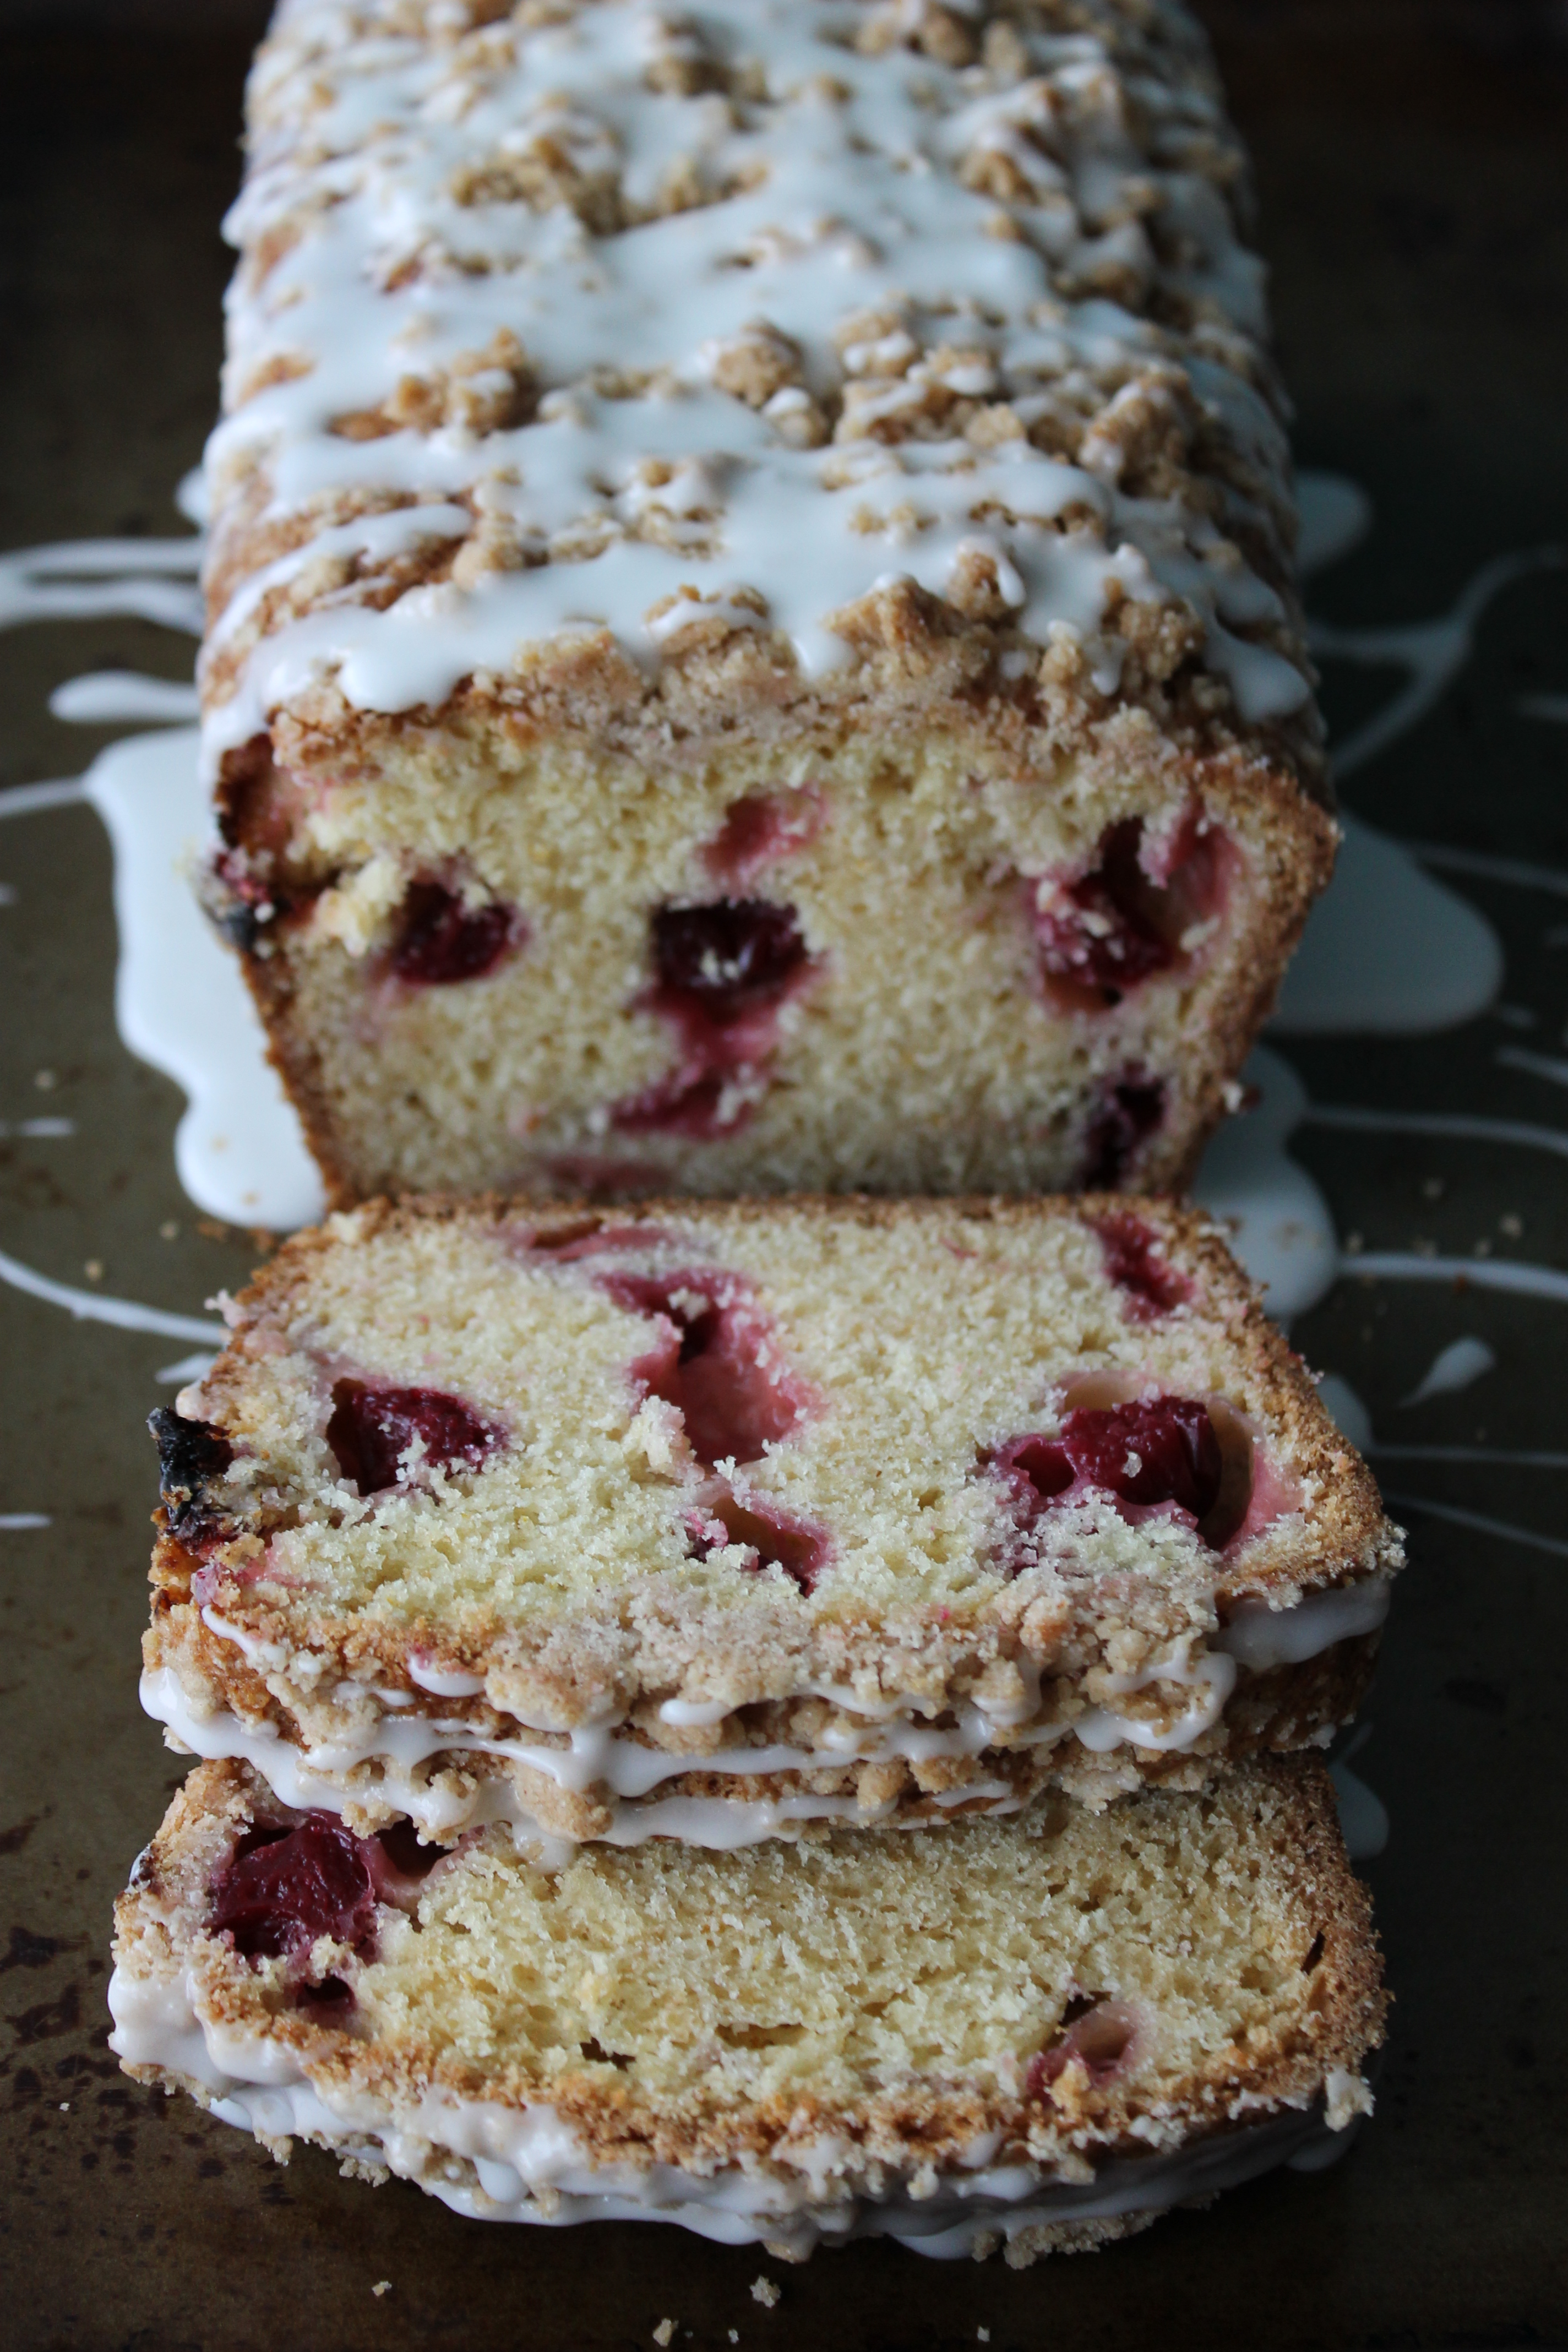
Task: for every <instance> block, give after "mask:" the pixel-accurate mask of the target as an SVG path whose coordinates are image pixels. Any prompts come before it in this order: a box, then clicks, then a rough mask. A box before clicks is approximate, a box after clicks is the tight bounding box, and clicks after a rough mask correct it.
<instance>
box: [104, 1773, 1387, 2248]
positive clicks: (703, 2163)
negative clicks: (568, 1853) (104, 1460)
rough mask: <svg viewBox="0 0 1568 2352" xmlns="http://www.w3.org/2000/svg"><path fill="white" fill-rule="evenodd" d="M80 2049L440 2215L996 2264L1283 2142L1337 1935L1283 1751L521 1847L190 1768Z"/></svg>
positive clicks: (1167, 2202) (1349, 1930) (1339, 1966)
mask: <svg viewBox="0 0 1568 2352" xmlns="http://www.w3.org/2000/svg"><path fill="white" fill-rule="evenodd" d="M115 1958H116V1962H117V1966H116V1970H115V1975H114V1979H113V1982H112V1984H111V1986H110V1996H109V1998H110V2007H111V2008H112V2010H113V2012H114V2016H115V2021H116V2028H117V2030H116V2032H115V2034H114V2037H113V2042H112V2046H113V2048H114V2049H115V2050H116V2051H117V2052H118V2053H119V2054H120V2056H121V2059H122V2061H123V2062H124V2063H125V2064H126V2066H127V2068H128V2069H129V2071H130V2072H131V2073H132V2074H136V2075H137V2076H139V2077H140V2078H141V2079H142V2080H143V2081H151V2082H161V2083H163V2084H164V2086H165V2087H166V2088H168V2089H170V2090H173V2089H174V2087H176V2086H180V2087H183V2088H184V2089H186V2090H188V2091H191V2092H192V2093H194V2094H195V2096H196V2097H197V2098H198V2099H199V2100H200V2101H201V2102H202V2103H203V2105H205V2106H208V2107H210V2108H211V2109H212V2110H213V2112H214V2113H215V2114H216V2115H217V2116H221V2117H222V2118H223V2119H224V2120H225V2121H226V2122H228V2123H234V2124H238V2125H240V2126H243V2127H245V2128H247V2129H249V2130H251V2131H253V2132H255V2133H256V2134H257V2136H258V2137H259V2138H261V2139H262V2140H264V2141H265V2142H266V2143H267V2144H268V2146H269V2147H271V2148H272V2150H273V2152H274V2153H275V2154H276V2155H278V2156H279V2157H287V2155H288V2154H289V2143H290V2141H291V2140H292V2139H293V2137H296V2136H299V2137H303V2138H306V2139H310V2140H316V2141H320V2142H321V2143H322V2144H323V2145H325V2146H326V2147H330V2148H331V2149H332V2150H334V2151H335V2152H337V2153H338V2154H340V2155H341V2156H342V2157H343V2158H344V2159H345V2164H344V2169H345V2170H352V2171H356V2172H362V2173H369V2174H370V2175H371V2177H373V2178H374V2179H385V2177H386V2175H387V2173H388V2172H394V2173H398V2174H401V2175H403V2176H404V2177H405V2178H406V2179H413V2180H415V2181H416V2182H417V2183H418V2185H419V2186H420V2187H421V2188H422V2189H428V2190H429V2191H431V2192H432V2194H434V2195H435V2196H437V2197H439V2198H441V2199H442V2200H444V2201H445V2202H446V2203H447V2204H448V2205H450V2206H453V2207H455V2208H456V2209H457V2210H458V2211H459V2212H464V2213H468V2214H475V2215H479V2216H484V2217H487V2218H489V2219H492V2220H496V2221H543V2222H551V2223H557V2224H559V2223H563V2222H568V2221H586V2220H590V2219H593V2218H595V2217H601V2218H605V2219H614V2220H651V2221H678V2222H680V2223H681V2224H683V2225H684V2226H685V2227H686V2228H688V2229H690V2230H696V2231H700V2232H701V2234H702V2235H703V2236H705V2237H709V2238H717V2239H719V2240H721V2241H722V2242H726V2243H729V2244H739V2243H744V2242H748V2241H752V2240H755V2239H762V2240H763V2241H764V2242H766V2244H767V2245H768V2247H769V2250H770V2252H773V2253H775V2254H778V2255H780V2256H782V2257H784V2258H785V2259H789V2258H792V2257H793V2258H796V2259H798V2258H800V2257H803V2256H804V2255H805V2254H807V2253H809V2252H811V2250H812V2248H813V2246H814V2245H815V2244H816V2242H818V2241H819V2240H824V2239H826V2240H827V2241H828V2242H834V2241H839V2240H842V2239H845V2238H847V2237H856V2236H867V2235H873V2234H874V2235H891V2236H895V2237H899V2238H902V2239H903V2240H905V2241H906V2242H907V2243H909V2244H910V2245H911V2246H913V2247H915V2248H916V2249H918V2251H920V2252H922V2253H928V2254H957V2253H967V2252H975V2253H986V2252H992V2251H993V2250H994V2248H995V2247H996V2246H997V2245H998V2244H999V2243H1005V2246H1006V2250H1007V2256H1008V2259H1009V2261H1010V2262H1012V2263H1016V2264H1019V2265H1022V2264H1024V2263H1028V2262H1031V2261H1033V2260H1034V2259H1035V2257H1036V2256H1037V2255H1039V2254H1044V2253H1048V2252H1054V2251H1058V2250H1062V2251H1071V2250H1074V2249H1079V2248H1087V2247H1092V2246H1095V2245H1098V2244H1099V2243H1100V2242H1102V2241H1103V2240H1105V2239H1108V2238H1117V2237H1121V2236H1125V2235H1126V2234H1128V2233H1129V2232H1130V2231H1134V2230H1138V2229H1141V2228H1143V2227H1144V2226H1146V2225H1147V2224H1148V2223H1149V2222H1150V2221H1152V2220H1153V2219H1154V2218H1155V2217H1156V2215H1157V2214H1159V2213H1160V2212H1162V2211H1163V2210H1165V2209H1167V2208H1168V2207H1169V2206H1171V2205H1172V2204H1173V2203H1175V2202H1176V2201H1178V2200H1184V2201H1185V2200H1193V2199H1194V2198H1202V2197H1207V2196H1209V2195H1212V2194H1213V2193H1214V2192H1215V2190H1217V2189H1224V2188H1226V2187H1229V2186H1231V2185H1233V2184H1234V2183H1237V2182H1238V2181H1241V2180H1245V2179H1249V2178H1251V2177H1252V2176H1254V2175H1255V2174H1257V2173H1258V2172H1261V2171H1264V2170H1265V2169H1267V2168H1268V2167H1270V2166H1272V2165H1275V2164H1279V2163H1280V2162H1285V2161H1289V2160H1290V2159H1291V2158H1295V2159H1297V2160H1298V2161H1299V2162H1304V2163H1306V2164H1308V2165H1310V2164H1311V2163H1313V2162H1314V2161H1317V2162H1321V2161H1323V2160H1325V2158H1326V2157H1327V2156H1328V2155H1329V2154H1330V2153H1331V2152H1332V2150H1333V2138H1332V2135H1334V2134H1337V2133H1342V2132H1343V2130H1344V2129H1345V2127H1346V2126H1347V2125H1349V2124H1350V2123H1351V2121H1352V2119H1353V2118H1354V2117H1355V2116H1357V2115H1359V2114H1361V2113H1364V2112H1365V2111H1366V2110H1367V2109H1368V2108H1370V2106H1371V2104H1372V2103H1371V2099H1370V2097H1369V2095H1368V2093H1367V2091H1366V2088H1365V2085H1364V2084H1363V2081H1362V2079H1361V2073H1360V2069H1361V2064H1362V2062H1363V2058H1364V2057H1365V2055H1366V2053H1367V2052H1368V2050H1369V2049H1370V2048H1371V2047H1372V2046H1373V2044H1374V2043H1375V2042H1377V2041H1378V2040H1379V2039H1380V2038H1381V2032H1382V2019H1383V2011H1384V2000H1383V1996H1382V1993H1381V1990H1380V1981H1379V1967H1378V1956H1377V1949H1376V1945H1375V1942H1374V1940H1373V1937H1372V1933H1371V1929H1370V1924H1369V1919H1368V1911H1367V1904H1366V1899H1365V1896H1364V1894H1363V1890H1362V1888H1361V1887H1360V1885H1358V1884H1357V1882H1356V1881H1355V1879H1354V1878H1353V1877H1352V1875H1351V1873H1350V1871H1349V1868H1348V1867H1347V1864H1346V1862H1345V1858H1344V1850H1343V1847H1342V1843H1341V1841H1340V1836H1339V1831H1338V1827H1337V1824H1336V1822H1335V1820H1334V1812H1333V1798H1332V1792H1331V1788H1330V1786H1329V1782H1328V1778H1327V1775H1326V1773H1325V1771H1324V1769H1323V1767H1322V1765H1321V1763H1319V1762H1317V1761H1316V1760H1308V1759H1270V1760H1269V1761H1268V1762H1267V1763H1262V1764H1255V1765H1248V1766H1243V1767H1241V1768H1240V1769H1238V1770H1237V1772H1236V1773H1234V1774H1232V1775H1229V1776H1227V1777H1226V1780H1224V1782H1223V1783H1222V1784H1221V1785H1220V1786H1219V1787H1218V1788H1216V1789H1215V1790H1213V1791H1211V1792H1209V1793H1207V1794H1203V1795H1186V1794H1176V1793H1172V1792H1168V1791H1163V1790H1152V1791H1148V1792H1146V1793H1144V1794H1143V1795H1142V1796H1139V1797H1136V1798H1133V1799H1131V1800H1129V1801H1127V1802H1126V1803H1124V1804H1121V1805H1117V1806H1113V1807H1111V1808H1110V1810H1108V1811H1105V1812H1101V1813H1099V1814H1096V1813H1092V1812H1089V1811H1086V1810H1085V1809H1084V1808H1083V1807H1081V1806H1078V1805H1075V1804H1073V1803H1072V1801H1070V1800H1068V1799H1066V1798H1058V1799H1055V1800H1050V1799H1047V1800H1045V1801H1042V1802H1041V1803H1040V1804H1039V1805H1038V1806H1036V1807H1034V1808H1032V1809H1031V1811H1029V1812H1027V1813H1025V1814H1022V1815H1020V1816H1018V1817H1017V1818H1016V1819H1015V1820H1013V1821H1007V1822H968V1823H963V1824H960V1825H959V1826H957V1827H955V1828H954V1829H953V1830H952V1831H951V1832H948V1833H947V1834H945V1835H943V1836H940V1837H931V1836H927V1837H900V1836H899V1835H897V1834H896V1833H895V1832H889V1831H869V1832H843V1831H839V1832H834V1833H832V1834H831V1835H830V1836H829V1837H828V1838H827V1839H826V1840H825V1841H824V1842H822V1843H818V1844H815V1845H812V1846H810V1847H801V1846H792V1845H785V1844H772V1845H761V1846H752V1847H749V1848H746V1849H743V1850H742V1851H741V1852H738V1853H718V1854H716V1853H704V1852H702V1851H701V1850H700V1849H699V1848H695V1847H692V1846H689V1845H684V1844H681V1843H676V1842H673V1841H669V1840H659V1841H657V1842H655V1843H650V1844H648V1845H645V1846H642V1847H640V1848H638V1849H637V1851H636V1852H635V1853H620V1852H616V1850H614V1849H612V1848H607V1847H604V1846H584V1847H581V1848H579V1849H578V1850H577V1851H576V1853H574V1856H573V1858H572V1859H571V1860H570V1861H569V1862H567V1863H566V1864H564V1865H563V1867H561V1868H559V1869H556V1870H550V1869H546V1868H542V1867H540V1866H539V1865H538V1864H537V1863H535V1862H534V1861H532V1860H531V1859H530V1858H529V1856H528V1855H527V1854H526V1853H524V1852H521V1851H520V1850H519V1848H518V1847H517V1845H516V1844H515V1843H514V1842H513V1840H512V1839H511V1838H510V1836H509V1835H508V1834H507V1833H506V1832H505V1831H504V1830H500V1829H497V1828H494V1827H492V1828H490V1829H489V1830H481V1831H475V1832H471V1833H470V1835H469V1836H468V1837H466V1838H465V1839H463V1840H461V1841H460V1842H459V1843H458V1844H457V1845H456V1846H454V1847H450V1848H447V1849H445V1850H443V1849H442V1848H440V1847H438V1846H436V1845H421V1844H420V1843H418V1841H417V1840H416V1838H415V1837H414V1836H413V1834H412V1832H410V1831H409V1830H408V1829H407V1827H406V1825H401V1826H400V1827H399V1828H397V1829H395V1830H390V1831H384V1832H380V1833H379V1834H377V1835H375V1836H373V1837H369V1838H362V1837H359V1836H356V1835H355V1834H354V1833H353V1832H352V1831H351V1830H349V1829H348V1828H346V1827H345V1825H344V1824H343V1822H342V1821H341V1820H339V1819H338V1818H337V1816H336V1815H334V1814H331V1813H323V1812H310V1813H300V1812H297V1811H290V1810H289V1809H288V1808H286V1807H283V1806H281V1805H279V1802H278V1801H277V1800H276V1798H275V1797H274V1796H273V1795H272V1794H271V1792H270V1791H269V1790H268V1788H267V1786H266V1784H265V1783H264V1782H263V1781H262V1780H259V1779H258V1777H257V1776H256V1775H255V1774H253V1773H252V1772H251V1771H250V1770H249V1769H248V1768H247V1767H246V1766H244V1765H237V1764H207V1765H203V1766H202V1767H200V1769H198V1770H197V1771H196V1772H195V1773H194V1774H193V1775H192V1778H191V1780H190V1781H189V1782H188V1784H187V1786H186V1788H185V1789H184V1791H183V1792H182V1793H181V1794H180V1795H179V1796H178V1797H176V1799H175V1800H174V1805H173V1807H172V1809H171V1811H170V1812H169V1816H168V1819H167V1820H166V1821H165V1822H164V1824H163V1829H162V1830H161V1831H160V1832H159V1834H158V1836H157V1837H156V1838H155V1839H154V1840H153V1844H152V1845H151V1846H150V1847H149V1848H148V1850H147V1852H146V1853H144V1854H143V1855H142V1858H141V1860H140V1861H139V1862H138V1864H137V1865H136V1868H135V1871H134V1873H133V1874H132V1882H131V1887H130V1890H129V1892H128V1893H127V1894H125V1895H122V1896H121V1902H120V1906H119V1932H118V1936H117V1938H116V1948H115Z"/></svg>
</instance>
